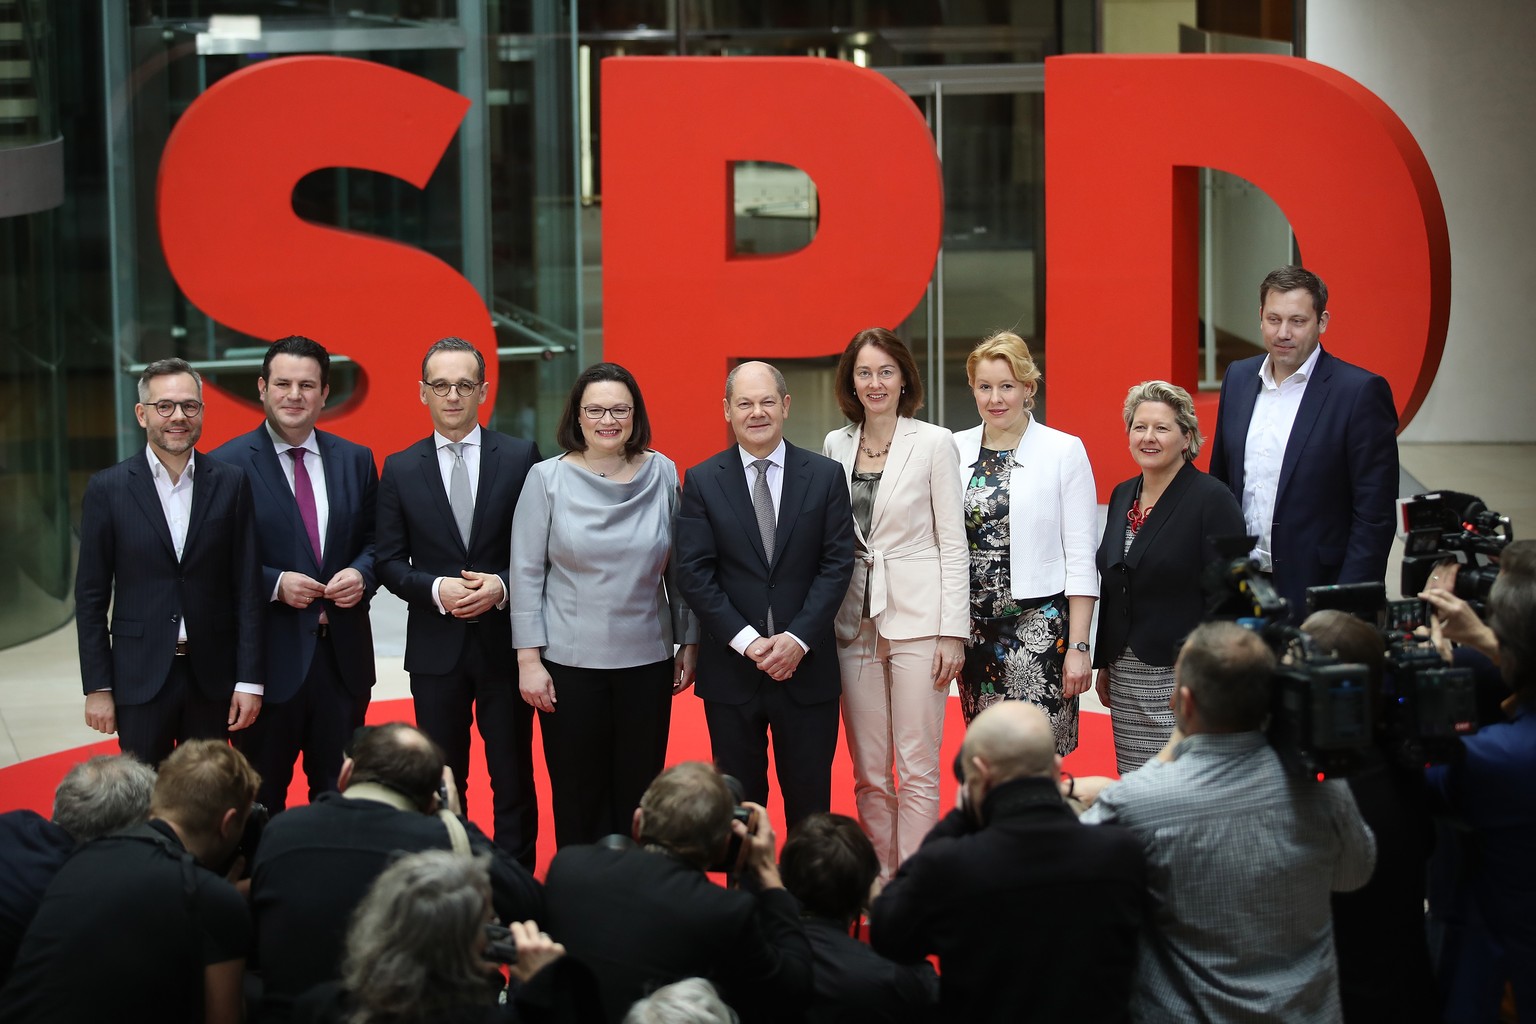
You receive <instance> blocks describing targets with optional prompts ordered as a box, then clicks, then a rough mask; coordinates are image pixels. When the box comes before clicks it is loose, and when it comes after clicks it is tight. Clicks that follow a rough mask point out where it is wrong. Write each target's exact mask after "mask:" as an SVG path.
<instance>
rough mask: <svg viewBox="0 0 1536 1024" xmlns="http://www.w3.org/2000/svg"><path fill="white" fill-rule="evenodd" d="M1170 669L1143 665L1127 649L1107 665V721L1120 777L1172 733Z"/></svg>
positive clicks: (1171, 673) (1164, 741)
mask: <svg viewBox="0 0 1536 1024" xmlns="http://www.w3.org/2000/svg"><path fill="white" fill-rule="evenodd" d="M1172 693H1173V666H1172V665H1169V666H1167V667H1166V668H1158V667H1157V666H1155V665H1148V664H1145V663H1144V662H1143V661H1142V660H1141V659H1140V658H1138V657H1136V655H1134V654H1132V653H1131V649H1130V648H1129V647H1127V648H1126V649H1125V652H1124V653H1123V654H1121V655H1120V657H1119V658H1117V659H1115V661H1113V662H1111V663H1110V666H1109V721H1110V725H1111V727H1112V728H1113V729H1114V732H1115V762H1116V766H1117V767H1118V768H1119V770H1120V774H1121V775H1124V774H1125V773H1126V772H1133V771H1135V770H1136V769H1137V768H1140V767H1141V766H1142V765H1143V764H1145V763H1146V762H1147V760H1148V759H1150V758H1151V757H1152V756H1153V755H1155V754H1156V753H1157V752H1158V751H1159V750H1162V749H1163V744H1165V743H1167V742H1168V737H1169V735H1171V734H1172V733H1173V711H1172V709H1170V708H1169V707H1168V698H1169V696H1171V695H1172Z"/></svg>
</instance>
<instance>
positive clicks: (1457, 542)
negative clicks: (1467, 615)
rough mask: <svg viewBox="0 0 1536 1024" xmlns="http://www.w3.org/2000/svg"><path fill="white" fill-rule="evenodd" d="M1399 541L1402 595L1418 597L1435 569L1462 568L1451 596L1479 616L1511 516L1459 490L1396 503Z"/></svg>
mask: <svg viewBox="0 0 1536 1024" xmlns="http://www.w3.org/2000/svg"><path fill="white" fill-rule="evenodd" d="M1397 509H1398V523H1399V534H1400V535H1401V536H1402V538H1403V574H1402V579H1401V584H1402V591H1403V594H1404V595H1405V596H1411V595H1414V594H1418V593H1419V592H1421V591H1422V590H1423V589H1424V587H1425V585H1426V584H1428V582H1429V577H1430V574H1431V573H1432V572H1434V569H1435V566H1437V565H1439V564H1440V563H1441V562H1443V561H1445V560H1446V559H1454V560H1455V561H1456V562H1459V563H1460V564H1461V567H1462V568H1461V570H1460V572H1458V573H1457V575H1456V587H1455V591H1454V593H1455V594H1456V596H1457V597H1459V598H1461V599H1462V600H1463V601H1465V602H1467V604H1469V605H1471V606H1472V610H1473V611H1474V612H1476V613H1477V614H1478V615H1479V616H1482V615H1483V612H1484V607H1485V604H1486V602H1487V600H1488V591H1489V590H1490V589H1491V588H1492V587H1493V580H1494V577H1495V576H1497V575H1498V574H1499V567H1498V564H1497V561H1496V560H1497V558H1498V556H1499V554H1500V553H1501V552H1502V551H1503V550H1504V548H1505V547H1506V546H1507V545H1508V544H1509V542H1510V541H1511V540H1512V539H1514V533H1513V531H1512V529H1511V527H1510V522H1509V517H1508V516H1506V515H1501V514H1499V513H1498V512H1493V511H1490V510H1489V508H1488V506H1486V505H1484V504H1483V501H1482V499H1481V498H1478V497H1476V496H1474V495H1471V494H1462V493H1461V492H1459V491H1432V492H1430V493H1428V494H1416V495H1414V496H1413V497H1411V498H1402V499H1400V500H1399V501H1398V503H1397Z"/></svg>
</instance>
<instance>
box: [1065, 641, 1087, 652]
mask: <svg viewBox="0 0 1536 1024" xmlns="http://www.w3.org/2000/svg"><path fill="white" fill-rule="evenodd" d="M1067 649H1068V650H1072V651H1082V652H1083V653H1084V654H1087V653H1088V644H1087V642H1085V641H1082V640H1079V641H1078V642H1077V643H1075V644H1067Z"/></svg>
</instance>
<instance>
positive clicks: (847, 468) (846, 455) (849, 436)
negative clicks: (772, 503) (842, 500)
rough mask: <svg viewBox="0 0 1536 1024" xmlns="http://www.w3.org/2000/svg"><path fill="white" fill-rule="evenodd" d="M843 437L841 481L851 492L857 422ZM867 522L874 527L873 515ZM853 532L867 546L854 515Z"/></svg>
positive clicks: (860, 542) (855, 459)
mask: <svg viewBox="0 0 1536 1024" xmlns="http://www.w3.org/2000/svg"><path fill="white" fill-rule="evenodd" d="M843 438H844V439H845V440H846V441H847V442H848V443H847V444H846V445H845V446H844V448H843V457H842V463H843V483H845V484H846V485H847V486H848V493H849V494H852V493H853V466H854V463H856V462H858V461H859V427H858V424H856V423H855V424H852V425H850V426H849V427H847V428H846V429H844V431H843ZM780 497H781V498H782V494H781V495H780ZM869 522H870V529H871V530H873V529H874V523H875V521H874V519H873V517H871V519H870V521H869ZM853 534H854V536H855V537H856V538H857V539H858V543H859V547H860V548H867V547H868V546H869V543H868V539H867V538H866V537H865V536H864V531H863V529H862V528H860V526H859V519H858V517H857V516H855V517H854V519H853ZM774 539H775V540H777V539H778V534H777V533H775V534H774Z"/></svg>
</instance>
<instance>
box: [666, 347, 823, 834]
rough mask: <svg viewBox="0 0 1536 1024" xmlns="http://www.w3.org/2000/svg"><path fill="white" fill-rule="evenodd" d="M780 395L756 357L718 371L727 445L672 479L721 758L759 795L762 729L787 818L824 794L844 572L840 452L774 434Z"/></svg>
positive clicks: (779, 381)
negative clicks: (678, 491) (679, 484)
mask: <svg viewBox="0 0 1536 1024" xmlns="http://www.w3.org/2000/svg"><path fill="white" fill-rule="evenodd" d="M788 416H789V394H788V389H787V388H786V386H785V384H784V376H783V374H781V373H779V371H778V370H777V369H775V368H774V367H772V366H770V365H769V364H767V363H758V362H752V363H743V364H741V365H740V366H738V367H736V368H735V369H733V370H732V371H731V373H730V376H728V377H727V378H726V380H725V418H726V421H727V422H729V423H730V424H731V429H732V430H733V431H734V433H735V435H736V442H737V443H736V444H734V445H732V446H731V447H729V448H727V449H726V450H725V451H723V452H721V453H720V454H718V455H716V456H714V457H713V458H709V459H706V460H704V461H703V462H701V463H699V464H698V465H697V466H694V467H693V468H692V469H690V470H689V471H688V475H687V477H686V478H685V479H684V481H683V502H682V510H681V512H680V513H679V515H678V520H677V540H676V543H675V551H674V555H675V557H676V558H677V562H678V585H679V588H680V589H681V590H682V592H683V596H684V597H685V598H686V599H687V601H688V606H689V607H690V608H692V609H693V610H694V612H695V614H697V615H698V617H699V621H700V622H701V623H702V624H703V626H704V630H705V633H706V635H705V636H704V638H703V640H702V642H701V643H700V644H699V669H698V694H699V696H700V697H701V698H703V700H704V717H705V721H706V722H707V723H708V725H709V739H710V746H711V747H712V749H713V752H714V757H715V762H716V764H718V765H719V766H720V770H721V771H723V772H726V773H727V774H729V775H734V776H735V777H736V778H738V779H740V780H741V783H742V786H743V787H744V789H745V791H746V798H747V799H748V800H751V801H753V802H755V803H760V804H766V803H767V802H768V740H767V734H768V730H769V729H770V728H771V729H772V731H773V753H774V763H775V765H776V766H777V769H778V776H779V788H780V790H781V792H782V794H783V796H784V812H785V816H786V817H787V818H788V820H789V824H790V825H794V824H795V823H796V822H798V821H799V820H800V819H801V818H804V817H805V816H806V815H808V814H814V813H816V812H817V811H825V810H828V809H829V807H830V805H831V799H832V792H831V787H832V778H831V776H832V756H833V754H834V753H835V751H836V748H837V722H838V696H839V694H840V693H841V692H842V681H841V677H840V676H839V674H838V665H837V646H836V643H835V641H834V637H833V630H832V626H833V619H834V617H835V616H836V615H837V609H838V607H839V606H840V605H841V604H842V600H843V595H844V594H846V593H847V592H848V581H849V580H850V579H851V578H852V576H853V510H852V506H851V505H850V503H849V497H848V484H847V482H846V481H845V479H844V477H843V470H842V467H841V466H840V465H838V464H837V463H836V462H833V461H832V460H831V459H827V458H823V457H822V456H820V455H815V454H812V453H811V452H808V451H804V450H803V449H800V448H796V447H795V446H794V445H792V444H789V443H788V442H786V441H785V440H784V421H785V419H787V418H788Z"/></svg>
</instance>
